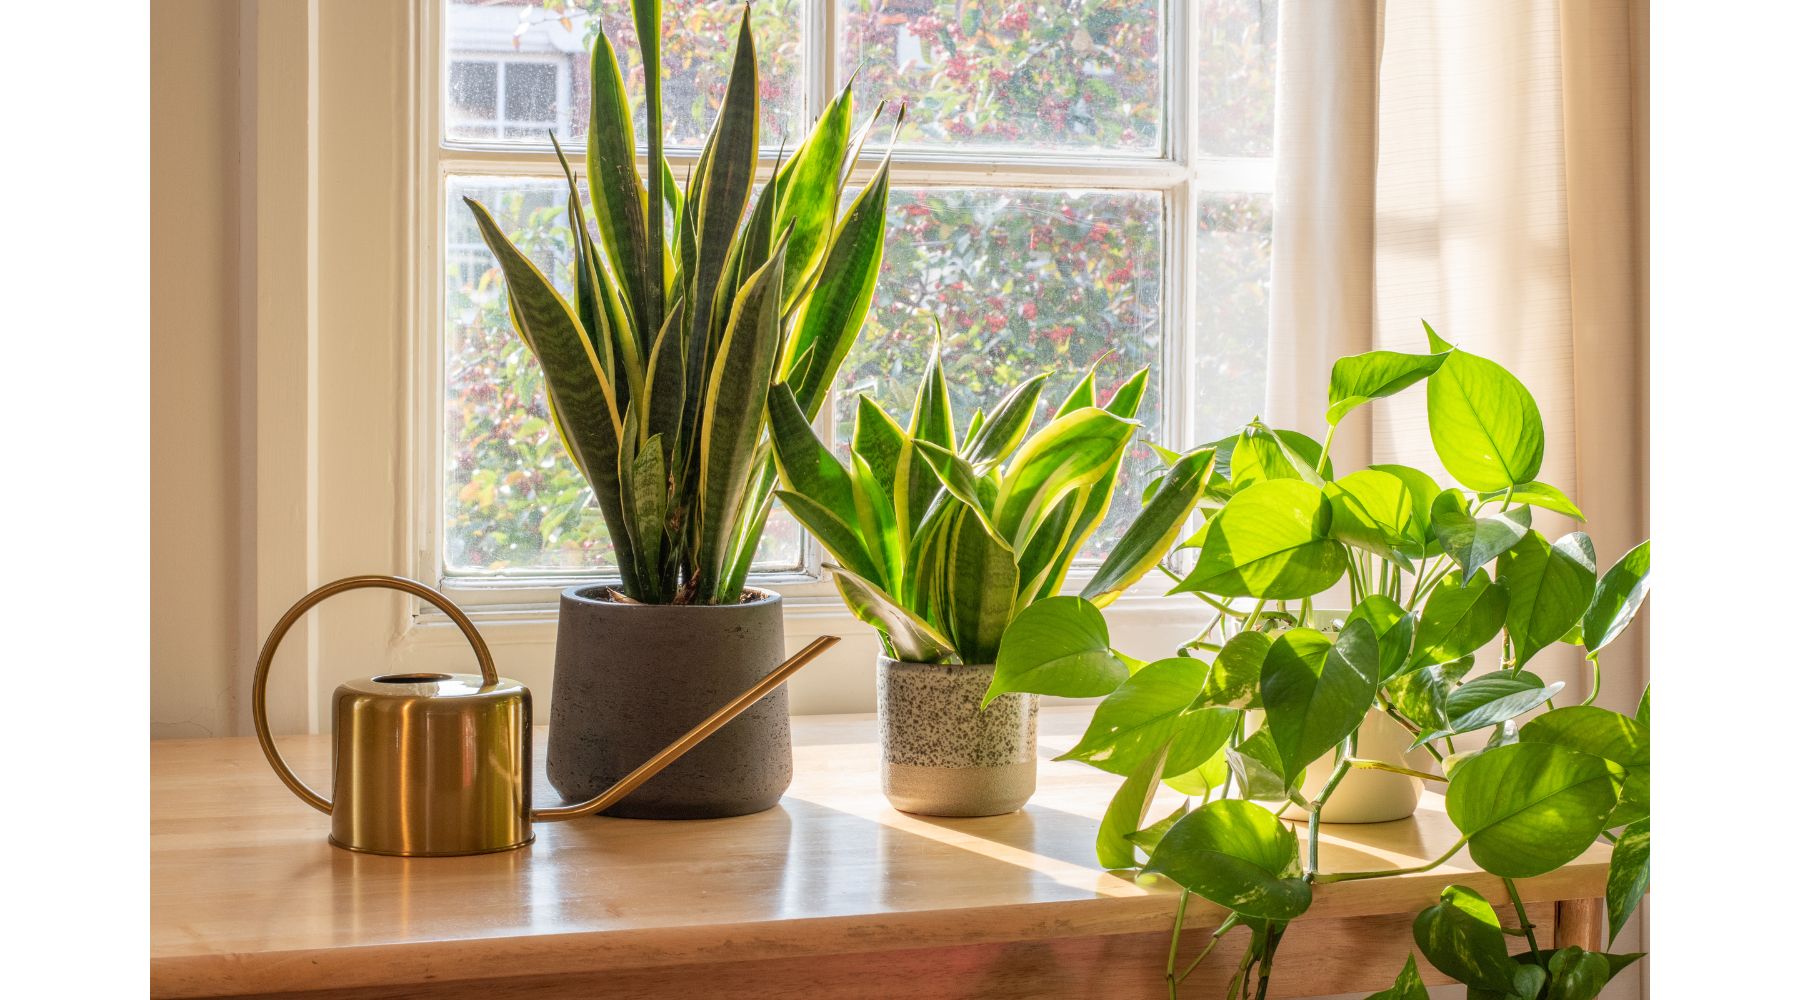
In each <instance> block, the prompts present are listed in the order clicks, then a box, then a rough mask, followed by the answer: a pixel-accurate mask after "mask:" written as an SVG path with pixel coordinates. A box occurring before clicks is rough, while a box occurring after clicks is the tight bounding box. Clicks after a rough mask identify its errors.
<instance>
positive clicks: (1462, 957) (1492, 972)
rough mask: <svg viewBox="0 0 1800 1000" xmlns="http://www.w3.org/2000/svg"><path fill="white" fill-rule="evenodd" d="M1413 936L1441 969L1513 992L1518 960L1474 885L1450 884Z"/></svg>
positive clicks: (1461, 979)
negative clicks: (1509, 951)
mask: <svg viewBox="0 0 1800 1000" xmlns="http://www.w3.org/2000/svg"><path fill="white" fill-rule="evenodd" d="M1413 941H1414V943H1416V944H1417V945H1418V946H1419V951H1420V952H1421V953H1422V954H1424V956H1425V960H1426V961H1428V962H1430V963H1431V964H1432V965H1434V966H1436V967H1437V970H1438V971H1439V972H1442V973H1443V974H1444V975H1446V976H1449V977H1450V978H1452V979H1455V980H1457V981H1458V982H1462V983H1467V984H1468V985H1469V986H1470V987H1471V988H1474V987H1479V988H1481V989H1487V990H1494V991H1497V992H1501V993H1508V994H1510V993H1511V992H1512V989H1513V977H1514V975H1515V970H1516V969H1517V968H1518V964H1517V963H1516V962H1514V961H1513V960H1512V956H1511V955H1508V954H1507V953H1506V933H1505V932H1504V931H1502V930H1501V929H1500V918H1499V917H1498V916H1497V915H1496V914H1495V913H1494V908H1493V907H1492V906H1490V905H1488V901H1487V900H1485V899H1483V898H1481V895H1480V894H1479V893H1477V892H1476V891H1475V890H1473V889H1469V888H1467V887H1464V886H1460V885H1452V886H1446V887H1445V888H1444V891H1443V892H1442V893H1441V894H1439V896H1438V901H1437V902H1436V903H1434V904H1432V905H1431V906H1428V907H1426V908H1425V909H1424V910H1423V911H1421V912H1420V913H1419V915H1418V917H1417V918H1415V919H1414V920H1413Z"/></svg>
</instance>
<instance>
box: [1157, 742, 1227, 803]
mask: <svg viewBox="0 0 1800 1000" xmlns="http://www.w3.org/2000/svg"><path fill="white" fill-rule="evenodd" d="M1230 778H1231V765H1230V763H1229V762H1227V761H1226V759H1225V748H1224V747H1220V748H1219V752H1218V753H1215V754H1213V755H1212V758H1211V759H1210V760H1208V761H1207V762H1206V763H1204V764H1201V765H1200V766H1199V767H1196V768H1194V769H1193V770H1192V771H1189V772H1187V773H1186V774H1169V775H1164V776H1163V784H1165V785H1168V786H1169V787H1170V788H1173V789H1175V790H1176V791H1178V792H1180V793H1181V794H1183V795H1199V796H1203V797H1210V796H1211V795H1212V792H1213V790H1214V789H1216V788H1223V787H1225V782H1226V781H1228V780H1230Z"/></svg>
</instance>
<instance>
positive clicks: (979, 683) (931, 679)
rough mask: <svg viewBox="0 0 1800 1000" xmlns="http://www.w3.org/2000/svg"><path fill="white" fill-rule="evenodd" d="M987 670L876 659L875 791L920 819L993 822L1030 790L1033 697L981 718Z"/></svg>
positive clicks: (1006, 701)
mask: <svg viewBox="0 0 1800 1000" xmlns="http://www.w3.org/2000/svg"><path fill="white" fill-rule="evenodd" d="M993 679H994V668H993V666H992V665H991V664H990V665H983V666H972V665H964V664H950V663H906V662H904V661H901V660H891V659H889V658H887V657H885V656H883V657H879V658H878V659H877V664H876V680H875V712H876V718H877V720H878V728H879V729H880V732H881V790H882V792H884V793H885V794H886V795H887V798H888V801H889V802H891V803H893V806H894V808H895V809H899V810H901V811H902V812H910V813H920V814H923V815H926V816H997V815H999V814H1001V813H1009V812H1012V811H1014V810H1016V809H1018V808H1019V807H1021V806H1023V805H1024V804H1025V802H1026V800H1027V799H1030V798H1031V793H1032V792H1034V791H1036V790H1037V711H1038V697H1037V695H1035V694H1033V695H1023V694H1005V695H1001V696H1000V697H998V698H996V699H994V702H993V704H991V705H989V706H988V707H987V710H986V711H983V710H982V708H981V696H982V694H983V693H985V692H986V691H987V688H988V683H989V682H990V681H992V680H993Z"/></svg>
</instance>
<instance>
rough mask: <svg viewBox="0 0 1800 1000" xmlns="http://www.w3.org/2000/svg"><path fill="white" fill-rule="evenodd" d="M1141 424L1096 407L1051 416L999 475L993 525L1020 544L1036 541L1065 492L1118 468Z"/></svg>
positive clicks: (1094, 480) (1006, 536) (1091, 481)
mask: <svg viewBox="0 0 1800 1000" xmlns="http://www.w3.org/2000/svg"><path fill="white" fill-rule="evenodd" d="M1136 428H1137V424H1136V423H1134V422H1132V421H1130V420H1126V419H1124V418H1122V417H1119V416H1117V415H1115V414H1112V413H1108V412H1106V411H1105V410H1101V409H1095V408H1092V407H1089V408H1084V409H1080V410H1076V411H1074V412H1072V413H1067V414H1064V415H1063V416H1060V417H1058V418H1056V419H1055V420H1052V421H1051V422H1050V423H1049V424H1047V425H1045V426H1044V427H1043V428H1041V429H1040V430H1038V432H1037V433H1035V434H1033V435H1031V436H1030V437H1029V438H1027V439H1026V441H1025V444H1024V445H1023V446H1022V447H1020V449H1019V451H1018V454H1017V455H1016V456H1014V458H1013V460H1012V462H1011V463H1010V464H1009V465H1008V466H1007V468H1006V471H1005V472H1004V473H1003V474H1002V475H1001V477H1000V493H999V496H998V498H997V499H996V500H995V502H994V508H993V513H994V518H993V520H994V524H995V525H996V526H997V527H998V528H999V529H1000V533H1001V536H1002V537H1003V538H1005V539H1006V540H1007V542H1008V543H1009V544H1011V545H1012V546H1013V547H1014V548H1015V549H1018V548H1023V547H1024V546H1025V544H1026V543H1027V542H1029V541H1030V540H1031V536H1032V534H1033V533H1034V532H1035V531H1036V530H1037V528H1038V525H1039V524H1040V523H1041V521H1042V520H1043V518H1044V517H1045V516H1046V515H1047V514H1049V512H1050V510H1051V508H1053V507H1054V506H1055V505H1056V503H1057V502H1058V501H1059V500H1061V499H1062V498H1063V497H1064V496H1065V495H1066V494H1068V493H1070V492H1073V491H1075V490H1078V489H1080V488H1082V487H1083V486H1090V485H1093V484H1094V483H1095V482H1097V481H1099V480H1100V479H1101V478H1103V477H1104V476H1105V475H1106V474H1107V473H1108V472H1109V471H1111V470H1113V469H1116V468H1117V467H1118V464H1119V460H1120V459H1121V458H1122V457H1124V454H1125V447H1126V446H1127V445H1128V444H1130V443H1131V436H1132V433H1133V432H1134V431H1135V430H1136Z"/></svg>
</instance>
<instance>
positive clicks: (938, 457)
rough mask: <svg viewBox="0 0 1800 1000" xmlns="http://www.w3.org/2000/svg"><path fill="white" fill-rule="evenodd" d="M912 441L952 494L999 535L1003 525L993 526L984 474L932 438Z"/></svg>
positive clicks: (990, 529) (934, 473) (932, 470)
mask: <svg viewBox="0 0 1800 1000" xmlns="http://www.w3.org/2000/svg"><path fill="white" fill-rule="evenodd" d="M913 445H914V447H916V448H917V449H918V454H919V456H920V457H921V458H923V459H924V460H925V464H926V465H927V466H929V467H930V468H931V472H932V474H933V475H935V476H936V477H937V478H938V481H939V482H941V483H942V484H943V485H944V488H945V489H946V490H949V491H950V495H951V496H953V497H955V498H956V499H958V500H961V501H962V502H963V503H964V504H967V505H968V507H969V509H970V510H972V511H974V512H975V515H976V516H977V517H979V518H981V521H982V523H983V524H985V525H987V528H988V530H989V531H990V532H992V533H993V534H994V535H995V536H996V537H998V536H999V534H1000V529H999V528H997V527H995V526H994V522H993V519H992V518H991V517H990V516H989V514H988V511H987V507H986V503H987V501H986V500H985V499H983V497H982V495H981V494H982V489H981V477H980V476H977V475H976V474H975V470H974V469H973V468H971V467H970V465H969V463H967V462H965V461H963V460H962V459H961V458H959V457H958V456H957V454H956V453H955V452H953V451H950V450H949V449H947V448H943V447H940V446H938V445H936V444H933V443H932V442H930V441H924V440H914V442H913Z"/></svg>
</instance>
